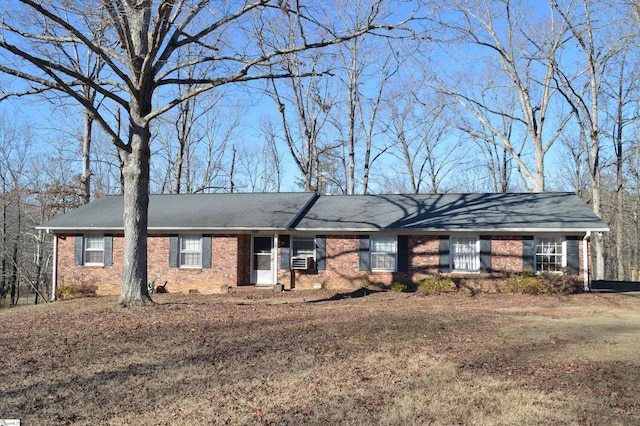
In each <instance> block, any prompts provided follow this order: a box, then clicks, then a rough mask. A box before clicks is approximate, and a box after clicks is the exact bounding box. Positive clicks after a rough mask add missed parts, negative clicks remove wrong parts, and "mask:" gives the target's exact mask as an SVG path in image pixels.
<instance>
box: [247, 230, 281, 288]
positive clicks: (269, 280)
mask: <svg viewBox="0 0 640 426" xmlns="http://www.w3.org/2000/svg"><path fill="white" fill-rule="evenodd" d="M256 238H269V239H270V241H271V253H270V256H271V260H270V265H271V268H270V269H269V271H267V270H264V271H263V272H262V273H261V274H260V276H258V270H256V269H255V261H254V259H255V255H256V254H257V253H256V252H255V239H256ZM277 244H278V236H277V235H264V234H253V235H251V284H253V285H274V284H276V283H277V282H278V279H277V274H278V269H277V267H276V266H277V262H276V260H277V259H276V258H277V251H276V250H275V247H277Z"/></svg>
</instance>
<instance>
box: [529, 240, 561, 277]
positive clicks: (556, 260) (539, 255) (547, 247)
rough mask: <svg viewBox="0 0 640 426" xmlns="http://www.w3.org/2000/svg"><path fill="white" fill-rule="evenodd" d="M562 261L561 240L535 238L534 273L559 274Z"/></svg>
mask: <svg viewBox="0 0 640 426" xmlns="http://www.w3.org/2000/svg"><path fill="white" fill-rule="evenodd" d="M563 260H564V253H563V250H562V238H560V237H540V238H536V271H537V272H560V271H562V265H563Z"/></svg>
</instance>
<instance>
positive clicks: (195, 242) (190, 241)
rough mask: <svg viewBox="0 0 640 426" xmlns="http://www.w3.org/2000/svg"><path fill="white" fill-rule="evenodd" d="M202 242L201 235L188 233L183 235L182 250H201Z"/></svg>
mask: <svg viewBox="0 0 640 426" xmlns="http://www.w3.org/2000/svg"><path fill="white" fill-rule="evenodd" d="M200 247H202V243H201V242H200V237H199V236H193V235H187V236H184V237H182V251H194V250H196V251H200Z"/></svg>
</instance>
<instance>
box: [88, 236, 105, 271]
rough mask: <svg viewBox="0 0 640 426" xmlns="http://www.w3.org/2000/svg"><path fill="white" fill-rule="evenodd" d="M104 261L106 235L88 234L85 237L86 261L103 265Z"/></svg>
mask: <svg viewBox="0 0 640 426" xmlns="http://www.w3.org/2000/svg"><path fill="white" fill-rule="evenodd" d="M103 262H104V236H102V235H86V236H85V239H84V263H85V264H98V265H102V263H103Z"/></svg>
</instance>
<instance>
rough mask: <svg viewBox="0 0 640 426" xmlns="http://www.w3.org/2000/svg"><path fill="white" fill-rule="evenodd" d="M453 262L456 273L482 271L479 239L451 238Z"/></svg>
mask: <svg viewBox="0 0 640 426" xmlns="http://www.w3.org/2000/svg"><path fill="white" fill-rule="evenodd" d="M451 261H452V264H453V270H454V271H477V270H479V269H480V259H479V252H478V238H477V237H453V238H451Z"/></svg>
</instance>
